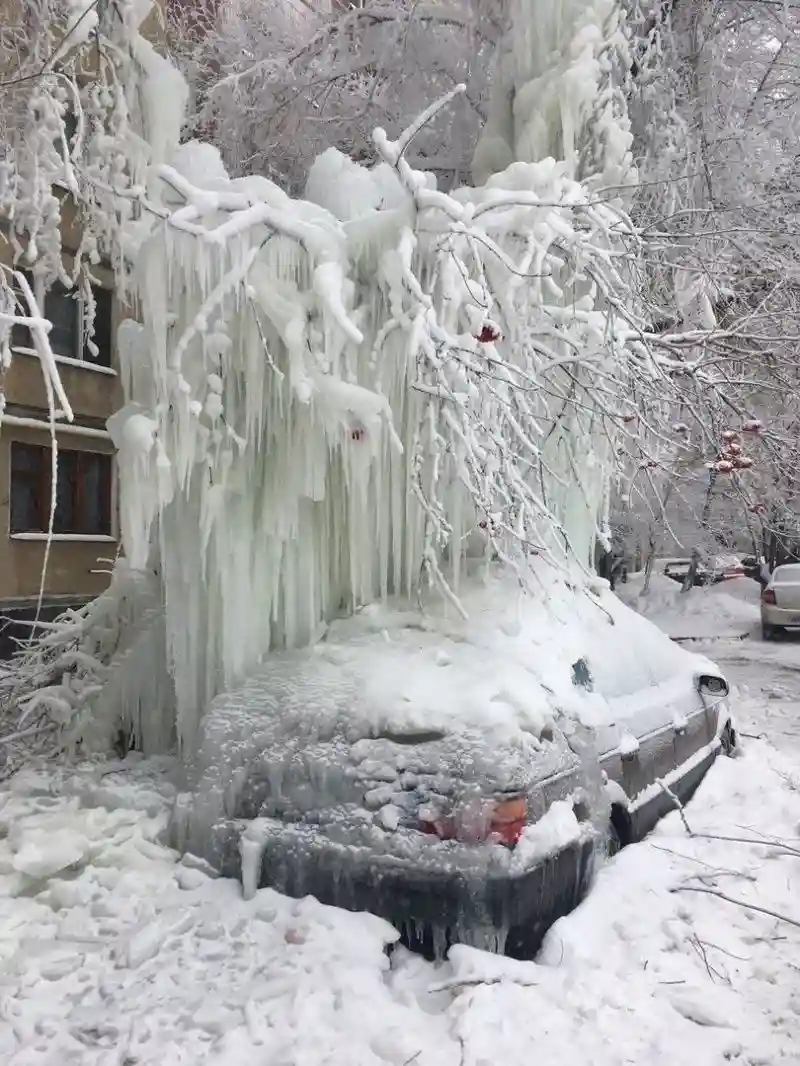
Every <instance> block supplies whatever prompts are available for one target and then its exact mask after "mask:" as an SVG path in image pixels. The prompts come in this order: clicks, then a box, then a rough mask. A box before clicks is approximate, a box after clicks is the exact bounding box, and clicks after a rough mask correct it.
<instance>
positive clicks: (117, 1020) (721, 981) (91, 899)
mask: <svg viewBox="0 0 800 1066" xmlns="http://www.w3.org/2000/svg"><path fill="white" fill-rule="evenodd" d="M703 650H704V651H708V652H711V654H713V655H714V656H715V657H716V658H717V659H718V661H720V662H721V663H722V664H723V665H724V666H725V667H726V668H728V669H729V671H730V674H731V677H732V680H733V681H734V682H735V683H736V684H737V685H740V686H747V691H746V692H744V693H743V696H742V698H741V699H740V701H739V708H738V711H739V713H738V717H739V724H740V726H741V728H742V730H743V731H744V732H746V733H749V734H752V735H753V736H754V737H755V736H757V735H758V734H761V733H764V732H766V733H767V734H768V739H762V740H758V739H749V740H746V748H745V752H744V755H743V757H742V758H740V759H735V760H726V759H723V760H720V762H719V763H718V765H717V766H716V767H715V768H714V770H713V771H712V773H711V774H710V775H709V778H708V779H707V781H706V783H705V784H704V786H703V788H702V789H701V791H700V793H699V794H698V796H697V797H696V799H695V800H694V801H693V803H692V804H691V805H690V807H689V808H688V811H687V816H688V822H689V825H690V826H691V828H692V830H693V831H694V832H695V833H696V834H698V835H697V836H694V837H690V836H689V835H688V833H687V831H686V829H685V827H684V826H683V824H682V822H681V819H680V817H679V816H678V815H677V814H676V815H673V816H671V817H670V818H668V819H667V820H666V821H665V822H664V823H663V824H662V825H661V826H660V827H659V829H658V830H657V832H656V833H655V834H654V835H653V836H652V837H651V838H650V839H648V840H647V841H646V842H644V843H643V844H640V845H637V846H635V847H632V848H629V849H627V850H626V851H624V852H622V853H621V854H620V855H619V856H618V857H617V858H616V859H615V860H613V861H612V862H611V863H609V864H608V865H607V866H606V867H605V868H604V869H603V870H602V871H601V872H600V875H599V877H598V881H597V884H596V886H595V888H594V890H593V892H592V894H591V896H590V898H589V899H588V900H587V901H586V902H585V903H584V905H583V906H582V907H581V908H580V909H579V910H578V911H577V912H576V913H575V914H574V915H572V916H571V917H570V918H568V919H565V920H564V921H562V922H560V923H559V924H558V925H557V926H556V927H555V928H554V929H553V930H552V932H551V934H550V937H549V938H548V941H547V942H546V944H545V948H544V950H543V953H542V956H541V958H540V961H539V963H537V964H533V963H526V964H522V963H515V962H511V961H508V960H504V959H499V958H496V957H493V956H489V955H484V954H481V953H479V952H474V951H470V950H467V949H457V950H456V951H454V952H453V953H452V957H451V959H450V960H449V961H448V962H447V963H445V964H443V965H441V966H439V967H434V966H432V965H429V964H427V963H425V962H423V961H421V960H419V959H416V958H412V957H410V956H408V955H406V954H405V953H404V952H402V951H397V952H396V953H395V955H394V957H393V961H392V964H391V966H390V965H389V963H388V961H387V959H386V956H385V954H384V950H383V949H384V944H385V942H386V941H387V940H388V939H390V937H391V930H390V929H389V927H388V926H386V925H385V924H384V923H383V922H381V921H379V920H377V919H372V918H369V917H368V916H363V915H350V914H346V913H344V912H339V911H335V910H332V909H329V908H325V907H322V906H320V905H319V904H317V903H316V902H315V901H313V900H305V901H299V902H298V901H293V900H287V899H284V898H282V897H280V896H277V895H276V894H274V893H272V892H269V891H263V892H260V893H259V894H258V895H257V897H256V899H254V900H252V901H250V902H244V901H243V900H242V899H241V896H240V892H239V889H238V886H237V885H236V884H233V883H231V882H225V881H221V880H217V879H214V878H213V877H209V876H208V875H207V874H206V872H204V870H203V869H202V868H200V867H199V866H198V864H195V863H192V862H191V861H186V860H184V861H179V858H178V856H176V855H175V854H174V853H172V852H170V851H168V850H167V849H166V848H164V847H163V846H161V845H160V844H159V843H158V836H159V833H160V831H161V829H162V828H163V824H164V817H165V810H166V805H167V804H168V802H169V799H170V794H171V789H170V786H169V784H168V769H169V768H168V765H166V764H161V765H153V764H149V765H143V764H133V763H127V764H125V765H123V766H121V767H119V768H118V769H117V771H116V772H111V773H110V772H109V769H111V768H109V767H108V766H105V767H102V768H101V767H85V768H83V769H82V770H80V772H69V773H67V772H66V771H58V772H55V771H53V770H50V771H48V772H46V773H44V772H42V773H38V774H34V773H27V774H25V775H20V776H18V778H17V779H15V781H14V784H13V788H12V789H11V790H9V791H6V792H4V793H0V829H2V835H3V838H2V839H1V840H0V1062H2V1063H4V1064H8V1066H45V1064H47V1066H70V1064H80V1066H84V1064H85V1066H112V1064H113V1066H155V1064H159V1066H172V1064H177V1063H187V1064H193V1066H194V1064H197V1066H201V1064H205V1063H209V1064H215V1066H251V1064H252V1066H382V1064H385V1063H388V1064H394V1066H404V1064H407V1066H410V1064H411V1063H415V1064H417V1066H462V1064H463V1066H497V1064H498V1063H503V1066H530V1064H531V1063H533V1062H535V1063H537V1064H539V1066H550V1064H558V1066H563V1064H564V1063H568V1064H569V1066H590V1064H591V1066H611V1064H614V1066H616V1064H620V1066H621V1064H623V1063H626V1064H627V1063H631V1064H636V1066H682V1064H684V1063H685V1064H687V1066H689V1064H692V1066H706V1064H709V1066H711V1064H712V1063H713V1064H722V1063H724V1062H734V1063H741V1064H748V1066H758V1064H763V1066H766V1064H772V1063H779V1062H780V1063H790V1062H791V1063H794V1062H797V1063H800V1038H798V1036H797V1035H796V1034H797V1033H798V1031H799V1030H800V893H798V891H797V888H798V883H800V851H796V850H793V849H800V644H790V643H784V644H777V645H774V646H769V647H765V646H763V645H761V644H756V643H750V642H736V643H735V644H733V643H731V644H729V645H723V644H716V645H714V646H713V648H712V647H709V648H707V649H703ZM701 833H708V834H711V835H717V836H728V837H738V838H744V839H747V840H753V841H755V843H741V842H739V841H735V842H734V841H727V840H715V839H708V838H707V837H705V836H702V835H700V834H701ZM776 841H782V842H784V843H785V844H788V845H789V846H788V847H782V846H776V843H775V842H776ZM714 893H722V894H723V895H725V896H728V897H729V898H730V899H731V900H736V901H740V902H741V903H749V904H754V905H755V906H757V907H760V908H763V909H764V910H765V911H772V912H774V913H775V914H780V915H783V916H785V917H786V918H788V919H792V921H794V922H796V923H798V925H794V924H791V922H787V921H782V920H780V919H779V918H776V917H774V916H773V915H772V914H766V913H763V912H762V911H757V910H755V909H753V908H752V907H744V906H740V905H739V904H738V903H733V902H729V901H727V900H724V899H722V898H721V897H720V896H719V895H715V894H714Z"/></svg>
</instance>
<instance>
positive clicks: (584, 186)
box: [14, 0, 675, 752]
mask: <svg viewBox="0 0 800 1066" xmlns="http://www.w3.org/2000/svg"><path fill="white" fill-rule="evenodd" d="M422 7H423V6H422V5H417V8H418V10H415V11H414V17H415V18H416V17H417V16H418V15H419V14H420V11H422ZM446 10H447V9H446V8H445V7H444V6H443V5H442V6H438V5H437V12H436V14H437V16H438V15H440V14H441V13H442V12H444V11H446ZM507 15H508V18H509V26H510V28H509V30H508V31H507V32H506V33H505V34H504V36H503V38H502V44H501V46H500V51H499V55H498V58H497V63H496V66H495V75H494V79H493V101H492V104H491V108H490V115H489V120H488V122H487V124H486V126H485V128H484V130H483V132H482V134H481V136H480V139H479V141H478V144H477V148H476V152H475V158H474V167H473V169H474V173H475V178H476V181H477V182H478V184H476V185H474V186H472V187H470V186H467V185H462V186H459V187H455V188H452V189H451V191H450V192H444V191H441V190H440V189H439V188H438V187H437V181H436V177H435V175H434V174H432V173H430V171H428V172H423V171H421V170H419V169H417V168H416V167H415V165H414V162H415V161H417V162H419V161H420V160H422V159H427V158H428V155H426V154H425V153H427V152H429V150H428V149H424V150H423V149H422V147H421V146H423V145H424V144H425V143H426V140H425V139H426V137H428V136H429V131H430V130H437V129H446V127H447V118H446V116H447V115H448V113H449V108H450V107H452V106H453V105H454V102H455V101H456V100H459V99H460V98H461V96H462V95H463V93H462V91H461V88H460V87H459V86H457V87H455V88H454V90H453V91H452V92H451V93H449V94H448V95H447V96H446V97H445V98H444V99H443V100H441V101H440V102H439V103H438V104H435V105H433V106H431V107H430V108H429V109H428V110H426V111H425V112H423V114H422V115H421V117H420V118H419V119H417V120H414V121H413V122H412V123H411V124H410V126H408V127H406V129H405V130H404V131H403V130H401V129H400V128H399V127H400V125H401V118H402V111H403V108H399V109H398V111H397V116H396V118H395V119H394V122H395V128H396V130H397V132H396V133H395V134H394V135H393V136H392V135H389V134H388V133H386V132H384V131H383V130H382V129H379V130H377V131H376V132H375V134H374V135H373V138H372V145H373V149H372V150H371V151H373V153H374V158H375V159H376V160H377V161H378V165H377V166H374V167H366V166H363V165H358V164H357V163H355V162H353V161H352V160H350V159H349V158H347V157H346V156H344V155H342V154H341V153H339V152H338V151H337V150H336V149H335V148H329V149H327V150H326V151H325V152H323V153H322V154H321V155H320V156H319V157H318V158H317V160H316V161H315V162H314V164H313V166H312V167H311V169H310V172H309V174H308V178H307V182H306V186H305V192H304V197H305V198H304V199H301V198H299V197H295V198H290V197H289V196H288V195H287V193H286V191H285V189H283V188H281V187H280V186H279V185H278V184H276V183H274V182H272V181H271V180H270V179H268V178H267V177H265V176H263V175H258V174H251V173H242V172H241V171H240V169H239V168H238V164H237V169H235V170H234V173H233V174H232V175H231V174H230V173H229V172H228V171H227V170H226V169H225V167H224V165H223V161H222V159H221V158H220V154H219V152H218V151H217V150H216V149H215V148H213V147H211V145H209V144H208V143H203V142H199V141H189V142H187V143H185V144H183V145H179V143H178V131H179V129H180V126H181V121H182V118H183V115H182V110H181V106H180V104H181V95H182V94H181V92H180V91H179V89H178V88H177V87H175V86H172V85H169V86H167V85H166V83H165V78H166V77H167V74H166V72H165V69H164V68H163V67H161V66H159V67H157V68H156V67H155V65H154V69H153V70H152V71H146V77H145V78H144V80H143V83H142V84H141V85H140V86H139V88H138V95H139V96H141V97H142V98H143V104H144V106H143V111H144V112H145V114H146V117H148V119H149V120H150V122H149V130H150V140H151V143H152V144H153V145H154V151H153V154H152V156H151V159H150V161H149V165H148V166H147V169H146V171H145V172H144V173H143V175H142V178H141V181H140V182H139V183H138V184H137V185H136V187H135V192H136V202H137V203H138V205H139V210H138V217H136V218H132V217H131V218H120V219H119V222H118V238H119V241H118V243H119V247H120V253H119V255H118V257H117V261H118V264H119V269H120V277H121V281H122V282H123V283H124V284H125V285H126V287H127V289H128V290H129V291H130V292H131V295H132V298H133V299H134V301H135V304H136V306H137V309H138V311H139V315H138V319H137V321H133V320H131V321H130V322H127V323H125V324H124V326H123V327H122V329H121V331H120V338H119V341H120V349H121V354H122V360H123V375H122V376H123V381H124V383H125V387H126V392H127V399H128V402H127V404H126V406H125V408H124V409H123V410H122V411H121V412H119V414H118V415H116V416H115V417H114V419H113V420H112V421H111V423H110V425H109V428H110V430H111V432H112V435H113V437H114V439H115V442H116V444H117V446H118V449H119V457H120V483H121V494H122V495H121V501H120V511H121V525H122V535H123V542H124V552H125V558H124V561H123V562H121V563H120V565H119V566H118V568H117V572H116V574H115V578H114V581H113V583H112V587H111V590H110V591H109V593H108V594H107V595H106V596H105V597H103V598H101V600H100V601H97V602H96V603H95V604H93V605H91V606H90V608H88V609H87V610H86V611H84V612H78V613H76V614H73V615H71V616H70V617H69V618H67V619H65V620H63V621H62V622H61V623H59V624H58V625H56V626H55V627H54V628H53V629H52V631H50V632H49V634H48V636H47V637H46V638H45V639H44V640H43V641H40V642H39V643H38V644H37V645H36V647H35V648H34V649H32V650H31V652H30V653H29V654H28V657H27V659H26V661H25V667H24V669H23V671H22V674H23V675H24V677H25V678H27V682H28V688H27V689H25V688H24V686H23V690H22V691H20V690H18V691H17V693H16V696H15V702H14V707H16V708H17V709H19V708H22V714H23V716H24V715H28V719H27V720H28V721H29V720H30V716H31V715H32V714H34V711H35V712H36V713H37V714H38V713H39V712H40V711H41V710H42V709H43V708H44V709H45V711H46V712H47V714H48V715H49V719H48V721H47V722H46V723H45V724H46V725H47V726H48V727H49V728H52V722H53V721H57V722H58V724H59V728H61V727H62V726H65V725H66V726H68V728H66V729H65V730H64V731H63V732H62V733H61V734H60V735H61V736H62V737H64V736H66V737H69V736H72V737H80V738H81V739H82V740H83V741H84V742H87V743H88V742H90V741H94V742H98V743H104V744H107V743H108V742H109V740H110V738H111V736H112V735H113V734H114V733H115V731H116V730H117V729H118V728H119V729H122V730H123V731H124V733H125V734H126V735H128V736H133V737H134V738H135V739H136V742H137V743H138V744H139V745H141V746H142V747H143V748H144V749H145V750H160V749H164V748H166V747H168V746H169V745H170V744H171V743H172V742H173V741H174V739H175V737H176V736H177V739H178V741H179V743H180V745H181V747H182V749H183V750H184V751H186V752H191V751H192V749H193V746H194V743H195V738H196V735H197V729H198V725H199V721H200V718H201V715H202V711H203V708H204V707H205V706H206V705H207V702H208V700H209V699H210V698H211V697H212V696H213V695H214V694H215V693H216V692H218V691H220V689H222V688H223V687H225V686H228V685H231V684H234V683H235V682H237V681H238V680H240V679H241V678H242V677H244V676H245V675H246V674H247V672H248V671H249V670H251V669H252V668H253V667H254V666H255V665H256V664H257V663H258V662H259V661H260V660H261V658H262V657H263V655H265V654H266V653H267V652H268V651H269V650H270V648H272V647H280V646H293V645H298V644H302V643H305V642H308V641H310V640H314V639H315V638H316V637H317V636H318V635H319V634H320V632H322V630H323V628H324V625H325V623H326V621H327V620H328V619H329V618H331V617H332V616H335V615H336V614H337V613H340V612H343V611H344V612H348V611H352V610H354V609H356V608H358V607H359V606H360V605H362V604H365V603H369V602H370V601H372V600H374V599H376V598H380V597H382V596H387V595H391V594H397V595H401V596H406V597H411V598H412V599H419V600H420V601H421V602H424V599H425V597H426V596H427V595H428V594H429V590H430V589H431V588H432V589H433V590H435V592H436V594H438V595H441V596H443V597H445V599H446V600H447V601H448V602H449V604H450V605H451V609H452V610H453V611H454V612H458V611H459V610H460V609H461V608H460V601H459V588H460V585H461V582H462V579H463V575H464V573H465V572H467V571H468V570H469V569H470V568H471V567H472V566H473V565H474V560H475V559H476V558H477V559H481V558H482V559H488V558H491V557H493V556H494V557H497V558H500V559H502V560H503V561H504V562H505V564H506V565H507V566H509V567H512V568H514V569H515V570H516V571H517V573H518V574H519V576H520V580H521V581H522V582H524V583H527V582H528V581H529V579H530V576H531V570H530V564H531V561H532V560H537V565H536V566H535V567H534V569H533V571H532V573H534V574H537V573H538V574H539V579H540V580H541V579H542V575H543V574H551V573H552V574H561V575H562V576H564V577H566V576H569V577H570V579H571V580H572V581H573V582H574V583H576V584H577V585H578V586H579V587H581V588H582V589H583V594H585V595H587V596H592V595H593V593H592V587H593V585H592V580H593V578H592V575H591V569H590V562H591V559H592V558H593V554H594V547H595V543H596V542H597V541H598V540H600V541H603V542H606V543H607V541H608V538H609V528H608V523H607V515H608V505H609V488H610V484H609V482H610V477H611V475H612V472H613V471H614V470H615V469H617V468H619V469H622V467H623V466H624V465H625V464H626V463H627V457H628V455H629V454H630V453H631V452H632V451H633V450H634V449H639V451H640V453H641V454H642V455H646V454H647V449H648V447H649V446H648V445H647V444H646V442H645V429H646V426H645V422H646V419H643V418H642V417H641V415H640V414H637V410H636V401H637V400H638V401H639V406H640V407H641V409H642V410H643V411H645V412H651V413H652V421H653V423H654V424H655V419H656V416H659V417H660V413H661V408H660V407H659V404H661V406H662V407H663V400H662V399H661V397H663V395H664V394H665V392H666V390H667V389H668V385H669V381H670V377H671V375H672V373H673V371H674V363H675V360H674V359H671V358H670V357H663V358H662V357H660V356H658V355H657V354H655V353H654V351H653V349H652V346H651V343H650V342H651V339H652V337H653V336H655V334H654V333H653V331H652V329H650V328H649V323H648V321H647V319H646V318H645V317H643V314H642V308H640V307H638V306H637V301H636V299H635V298H633V297H632V291H633V287H634V286H633V284H632V281H633V277H634V274H635V271H636V269H637V264H638V260H639V257H640V254H641V252H640V242H639V239H638V236H637V234H636V232H635V230H634V228H633V227H632V225H631V223H630V219H629V215H628V208H629V206H630V203H631V202H632V196H633V190H634V188H635V183H636V171H635V168H634V167H633V165H632V159H631V154H630V148H631V133H630V129H629V124H628V117H627V111H626V93H627V85H628V71H629V68H630V54H629V38H628V35H627V34H626V32H625V25H624V17H623V12H622V11H621V9H620V8H619V7H618V6H617V5H616V4H614V3H612V2H610V0H598V2H597V3H596V4H594V5H589V4H587V3H585V2H584V0H572V2H569V3H562V4H559V5H553V6H552V7H545V6H543V5H541V4H540V3H536V2H534V0H514V2H513V3H511V4H510V6H509V10H508V12H507ZM359 17H362V16H359ZM393 17H394V16H393ZM435 22H436V25H437V26H438V24H439V22H441V19H440V18H438V17H437V19H436V20H435ZM338 25H339V23H338V22H337V26H338ZM348 25H349V24H348ZM359 25H360V24H359ZM322 29H323V32H324V33H325V34H330V32H331V29H330V26H329V24H328V23H326V24H325V26H324V27H323V28H322ZM336 32H337V33H338V30H337V31H336ZM354 32H355V31H354ZM359 32H361V31H359ZM138 41H139V38H138V36H137V35H135V34H134V36H133V38H132V47H133V48H134V50H135V49H136V48H138V47H139V44H138ZM337 47H339V45H337ZM341 47H344V45H341ZM331 84H332V85H334V84H335V85H338V83H336V82H335V81H334V82H332V83H331ZM375 85H376V93H377V88H378V87H380V82H376V83H375ZM165 88H166V89H167V91H166V92H165ZM339 88H341V87H339ZM332 91H333V90H332ZM337 91H338V89H337ZM170 94H171V95H170ZM165 100H169V102H170V106H169V107H165V106H164V101H165ZM173 104H174V105H175V106H172V105H173ZM159 109H160V110H159ZM347 136H348V138H349V137H350V135H349V134H348V135H347ZM437 136H438V135H437ZM348 143H349V142H348ZM428 143H430V142H428ZM418 145H419V146H420V147H418ZM414 152H416V156H415V155H412V153H414ZM292 165H294V164H292ZM459 167H460V164H459ZM289 169H291V167H290V168H289ZM241 170H242V171H243V170H244V168H241ZM452 173H453V174H454V173H455V168H454V170H453V172H452ZM451 176H452V175H451ZM448 184H449V180H448ZM121 193H127V199H126V195H121ZM133 193H134V190H133V189H131V188H129V187H128V188H126V189H125V190H119V191H118V194H117V198H118V199H119V200H121V201H123V202H129V201H130V198H131V197H132V196H133ZM648 461H649V460H640V459H639V458H638V453H637V458H636V460H635V463H636V466H637V468H638V467H639V466H642V464H644V466H646V465H647V462H648ZM26 670H27V673H26V672H25V671H26ZM31 708H33V710H32V709H31ZM22 724H23V726H24V723H22ZM18 725H19V723H18Z"/></svg>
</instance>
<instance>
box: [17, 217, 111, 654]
mask: <svg viewBox="0 0 800 1066" xmlns="http://www.w3.org/2000/svg"><path fill="white" fill-rule="evenodd" d="M62 219H63V223H62V233H63V242H64V257H65V266H66V267H67V268H69V267H70V265H71V262H70V260H71V256H72V253H73V252H74V251H75V250H76V249H77V246H78V240H79V232H78V231H77V228H76V227H75V225H74V221H73V219H74V212H73V211H72V210H71V205H70V201H69V199H68V197H65V198H64V200H63V204H62ZM0 230H2V223H0ZM0 261H2V262H4V263H5V264H6V265H11V250H10V247H9V244H8V242H6V241H4V240H2V235H1V234H0ZM94 275H95V277H96V279H97V285H95V286H93V287H92V290H93V291H92V296H93V300H92V302H93V304H94V308H93V313H94V330H93V341H92V343H91V344H89V343H87V340H86V336H85V328H84V326H85V316H86V314H87V310H88V309H87V307H86V306H85V301H84V299H83V298H82V297H81V296H80V295H79V294H78V293H77V292H76V291H75V290H74V289H65V288H64V287H63V286H61V285H59V284H56V285H53V286H52V287H51V288H50V289H49V291H48V292H47V293H46V295H45V298H44V314H45V316H46V317H47V318H48V319H49V320H50V322H51V324H52V329H51V332H50V342H51V347H52V349H53V353H54V355H55V358H56V361H57V364H58V370H59V374H60V377H61V380H62V382H63V384H64V388H65V391H66V394H67V396H68V398H69V401H70V404H71V405H72V408H73V412H74V420H73V421H72V422H71V423H69V422H66V421H65V420H64V419H63V418H62V419H59V420H57V421H56V422H55V429H56V434H55V435H56V440H57V456H58V459H57V464H56V474H55V508H54V509H53V521H52V533H50V518H51V501H52V498H53V488H54V485H53V480H54V479H53V448H52V445H51V428H50V420H49V411H48V402H47V394H46V390H45V383H44V377H43V374H42V367H41V365H40V362H39V358H38V356H37V355H36V353H35V351H34V349H33V347H32V344H31V338H30V336H29V334H28V332H27V330H25V329H24V328H20V327H16V328H15V330H14V332H13V334H12V338H11V348H12V353H13V358H12V362H11V365H10V366H9V367H8V368H7V369H6V370H5V373H4V375H3V382H2V385H3V393H4V395H5V410H4V412H3V415H2V422H1V423H0V619H3V620H5V619H11V620H14V621H22V620H26V619H30V618H32V617H34V616H35V614H36V610H37V606H38V601H39V596H40V591H41V593H42V608H43V610H42V615H41V616H42V617H43V618H47V617H52V616H53V615H54V614H56V613H58V612H60V611H61V610H63V609H64V608H65V607H66V606H69V605H78V604H81V603H85V602H86V601H87V600H89V599H91V598H92V597H94V596H96V595H97V594H98V593H100V592H102V591H103V589H104V588H105V587H106V586H107V584H108V581H109V571H110V570H111V564H112V563H113V560H114V558H115V556H116V552H117V541H118V530H117V506H116V472H115V462H114V448H113V445H112V443H111V439H110V437H109V434H108V431H107V430H106V426H105V423H106V419H107V418H108V417H109V415H111V414H113V412H114V411H115V410H117V409H118V408H119V406H120V404H121V402H122V394H121V389H120V384H119V374H118V364H117V358H116V349H115V343H114V338H115V336H116V328H117V325H118V317H119V308H118V305H117V301H116V300H115V299H114V294H113V276H112V273H111V270H110V268H109V267H104V266H103V265H98V266H97V267H96V268H95V269H94ZM45 562H46V566H45ZM12 628H14V629H15V628H16V627H12ZM2 629H3V621H2V620H0V630H2ZM8 637H9V628H8V627H6V631H5V639H4V638H3V636H2V635H0V656H2V655H3V654H7V653H8V651H9V650H10V647H9V640H8Z"/></svg>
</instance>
